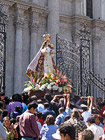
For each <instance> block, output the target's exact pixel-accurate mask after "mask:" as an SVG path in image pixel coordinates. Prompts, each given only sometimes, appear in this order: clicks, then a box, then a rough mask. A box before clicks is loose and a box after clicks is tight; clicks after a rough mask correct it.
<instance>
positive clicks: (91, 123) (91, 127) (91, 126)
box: [87, 116, 104, 140]
mask: <svg viewBox="0 0 105 140" xmlns="http://www.w3.org/2000/svg"><path fill="white" fill-rule="evenodd" d="M87 124H88V128H87V130H91V131H92V132H93V134H94V140H98V138H99V137H100V136H101V135H103V134H104V130H103V128H101V127H100V126H98V125H96V124H95V118H94V117H93V116H89V117H88V119H87Z"/></svg>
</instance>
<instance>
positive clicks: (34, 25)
mask: <svg viewBox="0 0 105 140" xmlns="http://www.w3.org/2000/svg"><path fill="white" fill-rule="evenodd" d="M38 28H39V22H38V21H35V20H32V22H31V24H30V32H31V36H30V37H31V38H30V41H31V48H30V61H31V60H32V59H33V58H34V56H35V55H36V53H37V52H38V50H39V48H38Z"/></svg>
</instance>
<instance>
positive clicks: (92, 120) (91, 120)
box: [87, 116, 95, 126]
mask: <svg viewBox="0 0 105 140" xmlns="http://www.w3.org/2000/svg"><path fill="white" fill-rule="evenodd" d="M87 123H88V126H91V124H93V123H95V118H94V117H93V116H89V117H88V118H87Z"/></svg>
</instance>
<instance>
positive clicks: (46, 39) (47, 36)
mask: <svg viewBox="0 0 105 140" xmlns="http://www.w3.org/2000/svg"><path fill="white" fill-rule="evenodd" d="M43 38H44V40H45V41H48V40H49V41H50V38H51V36H50V34H47V33H45V34H44V35H43Z"/></svg>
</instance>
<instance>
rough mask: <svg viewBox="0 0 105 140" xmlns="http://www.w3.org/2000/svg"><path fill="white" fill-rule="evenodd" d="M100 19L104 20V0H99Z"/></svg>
mask: <svg viewBox="0 0 105 140" xmlns="http://www.w3.org/2000/svg"><path fill="white" fill-rule="evenodd" d="M101 19H102V20H105V0H101Z"/></svg>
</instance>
